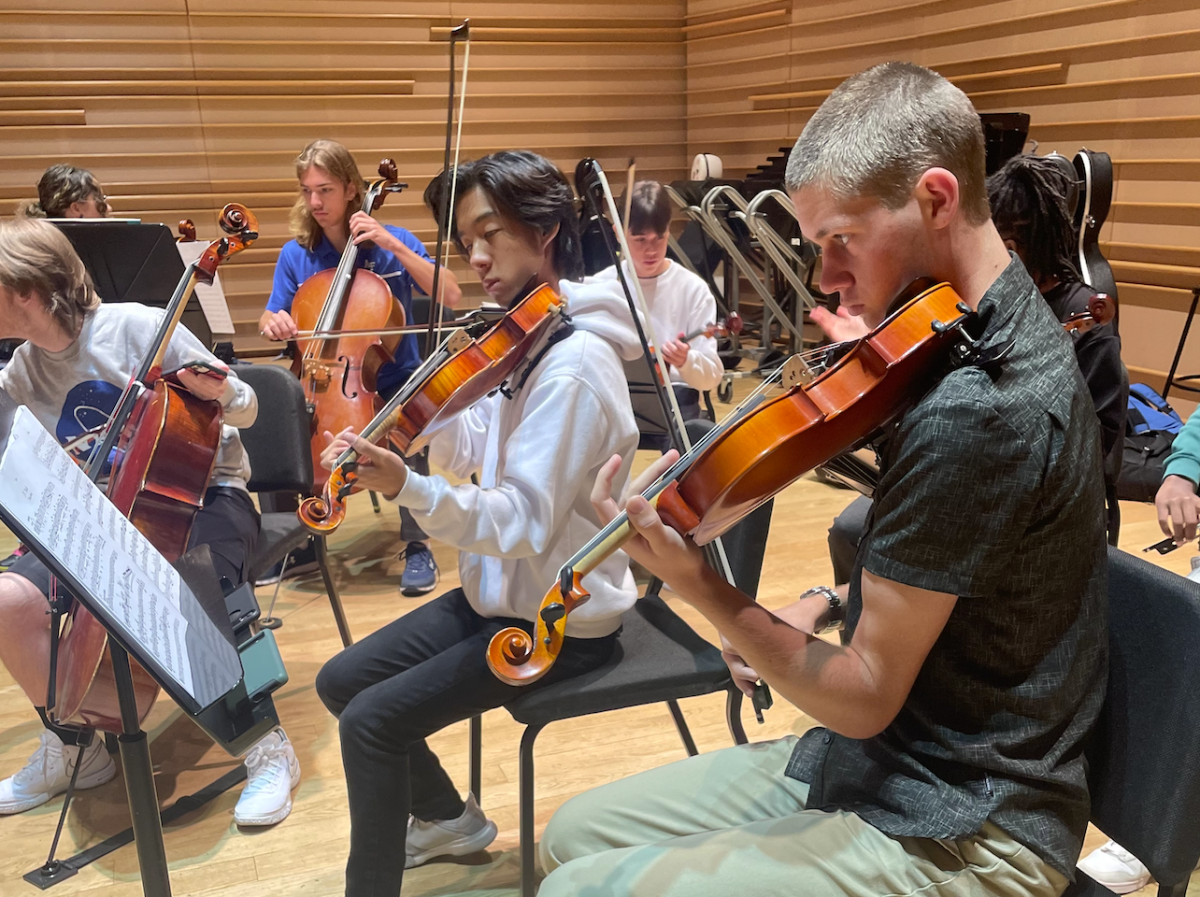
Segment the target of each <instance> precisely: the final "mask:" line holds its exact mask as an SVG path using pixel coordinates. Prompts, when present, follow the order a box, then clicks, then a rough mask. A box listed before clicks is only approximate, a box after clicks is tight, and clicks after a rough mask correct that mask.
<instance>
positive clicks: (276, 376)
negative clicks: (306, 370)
mask: <svg viewBox="0 0 1200 897" xmlns="http://www.w3.org/2000/svg"><path fill="white" fill-rule="evenodd" d="M234 371H235V373H236V374H237V375H238V376H239V377H241V378H242V380H244V381H245V382H246V383H248V384H249V385H250V387H251V388H252V389H253V390H254V392H255V393H256V394H257V395H258V419H257V420H255V422H254V425H253V426H250V427H246V428H245V429H243V430H241V431H240V432H241V436H242V445H243V446H245V448H246V454H247V455H249V456H250V482H249V484H248V485H249V488H250V491H251V492H300V493H303V494H308V493H309V492H310V491H312V484H313V466H312V450H311V448H310V445H311V442H312V435H311V427H312V423H311V422H312V417H311V415H310V414H309V413H308V409H307V407H306V406H305V400H304V388H303V387H302V386H301V385H300V381H299V380H297V379H296V376H295V374H293V373H292V372H291V371H290V370H288V369H287V368H285V367H281V366H279V365H275V364H246V365H238V366H237V367H236V368H234Z"/></svg>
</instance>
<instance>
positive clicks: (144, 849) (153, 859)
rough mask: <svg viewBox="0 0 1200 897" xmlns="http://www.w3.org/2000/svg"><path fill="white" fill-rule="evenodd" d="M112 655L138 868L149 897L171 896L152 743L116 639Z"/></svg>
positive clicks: (110, 643)
mask: <svg viewBox="0 0 1200 897" xmlns="http://www.w3.org/2000/svg"><path fill="white" fill-rule="evenodd" d="M108 650H109V651H110V652H111V654H112V665H113V673H114V675H115V677H116V680H117V695H118V697H119V699H120V702H121V728H122V733H121V736H120V737H119V738H118V739H117V740H118V741H119V742H120V745H121V771H122V773H124V775H125V791H126V794H128V796H129V813H130V815H131V816H132V817H133V844H134V847H136V848H137V856H138V869H139V870H141V873H142V893H143V894H145V895H146V897H171V878H170V876H169V874H168V873H167V849H166V847H165V845H164V844H163V832H162V820H161V818H160V817H159V815H158V792H157V790H156V789H155V787H154V767H153V766H152V765H151V763H150V744H149V742H148V741H147V740H146V733H145V732H143V731H142V725H141V721H140V720H139V719H138V712H137V699H136V697H135V696H134V691H133V677H132V675H131V674H130V672H129V655H128V654H126V653H125V649H124V648H122V647H120V646H119V645H118V644H117V643H116V641H115V640H114V639H111V638H110V639H109V640H108Z"/></svg>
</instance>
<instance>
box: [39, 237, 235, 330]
mask: <svg viewBox="0 0 1200 897" xmlns="http://www.w3.org/2000/svg"><path fill="white" fill-rule="evenodd" d="M50 221H51V223H52V224H54V225H55V226H56V227H57V228H58V229H59V230H61V231H62V232H63V233H64V234H66V237H67V239H68V240H70V241H71V245H72V246H74V247H75V252H76V253H78V254H79V258H80V259H82V260H83V265H84V267H85V268H87V270H88V274H90V275H91V276H92V283H94V284H95V286H96V292H97V293H98V294H99V296H100V299H101V300H102V301H104V302H140V303H141V304H142V305H149V306H152V307H154V308H166V307H167V302H169V301H170V299H171V295H172V294H173V293H174V292H175V287H176V286H177V285H178V283H179V279H180V278H181V277H183V269H184V264H183V259H182V258H181V257H180V255H179V249H178V248H177V247H176V246H175V237H174V235H173V234H172V233H171V229H170V228H168V227H167V226H166V225H165V224H143V223H142V222H140V221H137V220H128V221H122V220H117V221H113V220H109V219H103V218H52V219H50ZM182 321H183V325H184V326H185V327H187V329H188V330H190V331H191V332H192V333H193V334H195V336H196V339H198V340H200V342H201V343H203V344H204V345H205V346H209V347H211V346H212V341H213V340H212V329H211V328H210V327H209V326H208V319H207V318H206V317H205V316H204V309H203V308H202V307H201V306H200V300H199V299H197V298H196V297H195V296H192V297H191V298H190V299H189V300H188V304H187V306H186V307H185V308H184V312H183V318H182Z"/></svg>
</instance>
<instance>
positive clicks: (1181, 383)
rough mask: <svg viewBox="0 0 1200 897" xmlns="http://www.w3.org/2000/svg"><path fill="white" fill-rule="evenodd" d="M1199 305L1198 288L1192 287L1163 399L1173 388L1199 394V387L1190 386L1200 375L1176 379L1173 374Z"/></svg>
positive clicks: (1199, 378) (1199, 293)
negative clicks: (1190, 299) (1188, 305)
mask: <svg viewBox="0 0 1200 897" xmlns="http://www.w3.org/2000/svg"><path fill="white" fill-rule="evenodd" d="M1198 304H1200V287H1192V307H1191V308H1189V309H1188V313H1187V318H1186V319H1185V320H1184V322H1183V332H1182V333H1181V334H1179V345H1177V346H1176V347H1175V357H1174V358H1173V359H1171V370H1170V371H1168V372H1167V382H1166V383H1165V384H1163V391H1162V394H1163V398H1164V399H1165V398H1166V397H1167V393H1169V392H1170V391H1171V387H1172V386H1174V387H1176V388H1177V389H1182V390H1184V391H1185V392H1200V386H1192V385H1191V381H1193V380H1200V374H1188V375H1187V376H1184V377H1176V376H1175V372H1176V371H1177V370H1179V359H1180V358H1181V357H1183V347H1184V346H1185V345H1186V344H1187V338H1188V332H1189V331H1190V330H1191V329H1192V318H1193V317H1194V316H1195V314H1196V306H1197V305H1198Z"/></svg>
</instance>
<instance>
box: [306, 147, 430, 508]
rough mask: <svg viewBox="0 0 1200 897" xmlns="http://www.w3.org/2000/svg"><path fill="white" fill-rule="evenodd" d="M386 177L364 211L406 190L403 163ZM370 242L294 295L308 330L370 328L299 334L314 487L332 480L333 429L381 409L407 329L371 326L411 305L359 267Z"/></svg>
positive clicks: (386, 165)
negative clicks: (384, 379)
mask: <svg viewBox="0 0 1200 897" xmlns="http://www.w3.org/2000/svg"><path fill="white" fill-rule="evenodd" d="M379 175H380V180H376V181H372V182H371V184H370V185H369V186H368V187H367V191H366V194H365V196H364V197H363V203H362V211H364V212H366V213H367V214H368V215H370V214H373V213H374V212H375V210H376V209H378V208H379V207H380V206H382V205H383V200H384V197H385V195H386V194H388V193H399V192H400V191H401V190H403V189H404V188H405V187H406V186H407V184H401V183H398V182H397V181H396V163H395V162H393V161H392V160H391V159H384V160H383V161H382V162H380V163H379ZM364 245H365V244H357V243H355V242H354V240H353V238H351V239H349V240H347V242H346V248H345V250H344V251H343V252H342V258H341V261H340V262H339V263H338V266H337V268H326V269H325V270H324V271H318V272H317V273H316V274H314V275H312V276H311V277H310V278H308V279H307V280H306V281H304V283H302V284H301V285H300V288H299V289H298V290H296V295H295V296H294V297H293V299H292V312H291V314H292V318H293V319H294V320H295V322H296V327H297V329H298V330H301V331H311V332H317V333H321V334H323V335H327V334H329V333H330V332H331V331H332V332H337V331H342V330H349V331H354V330H361V331H368V333H367V334H366V335H347V336H345V337H342V338H338V339H327V338H323V339H302V338H298V339H297V340H296V352H295V355H294V357H293V363H292V372H293V373H295V374H296V375H297V376H298V377H299V378H300V381H301V383H303V384H304V395H305V399H306V400H307V404H308V408H309V411H310V412H311V414H312V457H313V477H314V480H315V482H314V484H313V489H314V491H315V492H320V491H321V487H322V486H323V485H324V482H325V477H326V474H325V470H324V468H322V467H321V450H322V449H323V448H324V440H323V439H322V438H321V434H322V433H323V432H324V431H325V430H331V431H332V432H334V433H340V432H341V431H342V430H344V429H345V428H346V427H351V428H353V429H354V430H355V432H358V430H360V429H361V428H362V427H364V426H366V424H367V422H368V421H370V420H371V418H372V417H373V416H374V414H375V411H376V396H375V378H376V375H377V374H378V372H379V369H380V367H382V366H383V365H384V364H386V363H387V362H389V361H391V360H392V356H393V355H394V354H395V352H396V347H397V346H398V345H399V344H400V340H401V339H402V337H401V336H400V335H399V334H395V333H387V334H385V335H378V334H374V333H371V331H378V330H386V331H391V330H394V329H395V328H399V327H403V326H404V323H405V319H404V307H403V306H402V305H401V304H400V302H399V300H397V299H396V297H395V296H394V295H392V291H391V289H390V288H389V287H388V284H387V281H385V280H384V279H383V278H382V277H380V276H379V275H378V274H376V273H375V272H374V271H367V270H366V269H364V268H356V267H355V264H356V262H357V261H358V253H359V250H360V249H361V248H363V246H364Z"/></svg>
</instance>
